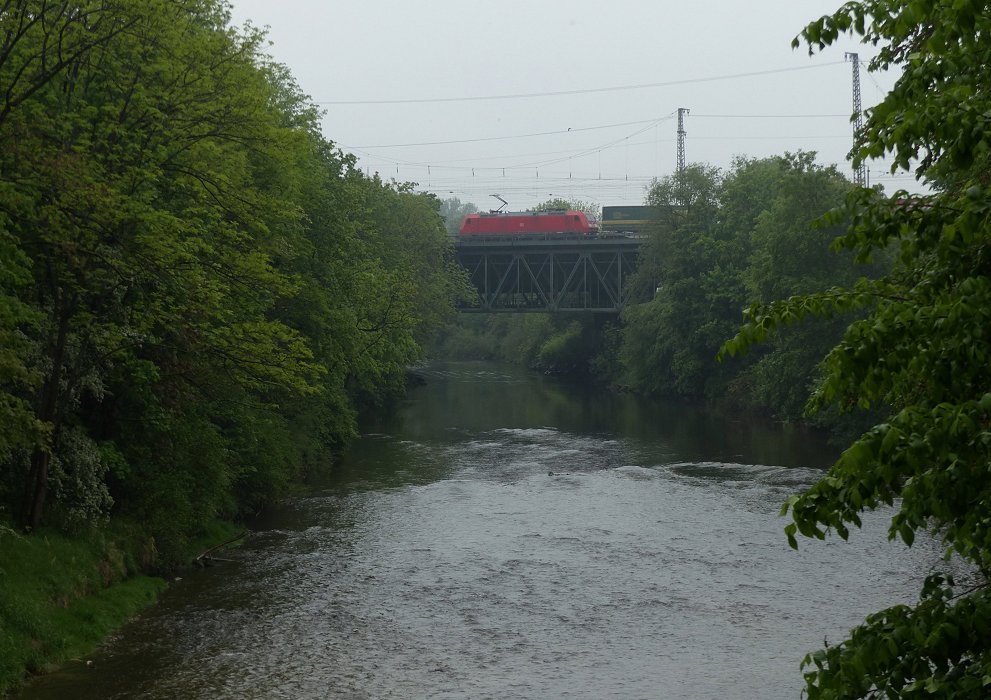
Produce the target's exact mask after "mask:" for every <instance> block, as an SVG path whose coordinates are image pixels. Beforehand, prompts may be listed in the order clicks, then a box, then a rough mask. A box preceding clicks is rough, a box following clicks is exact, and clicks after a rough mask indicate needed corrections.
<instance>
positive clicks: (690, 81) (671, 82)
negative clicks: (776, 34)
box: [313, 61, 844, 105]
mask: <svg viewBox="0 0 991 700" xmlns="http://www.w3.org/2000/svg"><path fill="white" fill-rule="evenodd" d="M840 63H844V61H828V62H826V63H817V64H814V65H810V66H792V67H790V68H772V69H770V70H762V71H751V72H749V73H732V74H729V75H715V76H710V77H706V78H686V79H684V80H668V81H665V82H662V83H640V84H637V85H618V86H614V87H601V88H586V89H582V90H556V91H549V92H523V93H512V94H508V95H475V96H470V97H422V98H415V99H400V100H395V99H390V100H318V101H315V102H314V103H313V104H317V105H409V104H431V103H439V102H480V101H484V100H522V99H530V98H534V97H561V96H565V95H588V94H594V93H601V92H620V91H623V90H645V89H648V88H659V87H674V86H676V85H692V84H696V83H711V82H716V81H720V80H737V79H739V78H754V77H759V76H762V75H777V74H779V73H792V72H795V71H800V70H811V69H814V68H825V67H827V66H834V65H837V64H840Z"/></svg>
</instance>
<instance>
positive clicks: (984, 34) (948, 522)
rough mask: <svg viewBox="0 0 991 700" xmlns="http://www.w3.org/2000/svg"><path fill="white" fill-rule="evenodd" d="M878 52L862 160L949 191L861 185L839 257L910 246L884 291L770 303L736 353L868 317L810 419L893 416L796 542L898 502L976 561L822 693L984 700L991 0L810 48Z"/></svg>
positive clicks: (912, 7)
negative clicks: (882, 84)
mask: <svg viewBox="0 0 991 700" xmlns="http://www.w3.org/2000/svg"><path fill="white" fill-rule="evenodd" d="M843 34H851V35H853V36H857V37H860V38H861V39H862V40H863V41H864V42H865V43H868V44H871V45H874V46H877V47H878V49H879V50H878V54H877V57H876V58H874V59H873V60H872V61H871V63H870V66H869V70H872V71H877V70H882V69H887V68H897V69H898V70H899V71H900V73H899V77H898V80H897V82H896V83H895V86H894V87H893V88H892V90H891V92H890V93H889V94H888V95H887V96H886V97H885V99H884V101H883V102H882V103H881V104H879V105H878V106H877V107H875V108H873V109H871V110H869V111H868V113H867V120H866V123H865V127H864V129H863V130H862V131H861V132H860V134H859V135H858V141H857V148H856V150H855V152H854V161H855V163H859V162H861V161H863V160H865V159H868V158H872V157H876V156H881V155H884V154H888V153H890V154H891V156H892V158H893V160H894V162H895V165H894V166H893V168H892V169H893V170H896V171H897V170H901V171H911V170H913V169H914V172H915V174H916V176H917V177H918V178H919V179H920V180H922V181H923V182H924V183H926V184H928V185H929V186H931V187H932V188H934V193H933V194H927V195H911V194H909V193H907V192H904V191H900V192H895V193H894V194H892V195H890V196H886V195H884V194H882V193H881V192H879V191H876V190H869V189H859V190H856V191H854V192H853V193H852V194H851V195H850V196H849V198H848V199H847V202H846V204H845V205H844V207H843V208H842V209H841V210H839V211H837V212H836V213H835V214H833V215H831V216H830V218H829V220H830V221H832V222H840V221H844V220H845V221H848V222H850V225H849V228H848V229H847V231H846V232H845V233H844V234H843V235H841V236H840V237H839V238H838V239H837V241H836V243H835V247H836V248H838V249H846V250H850V251H852V253H853V254H854V256H855V257H856V258H857V259H858V260H869V259H871V258H872V257H875V256H877V255H878V254H879V253H881V252H882V251H885V250H887V249H891V248H893V249H894V250H896V251H897V263H896V265H895V268H894V270H893V271H892V272H891V273H890V274H887V275H885V276H883V277H881V278H880V279H878V280H875V281H870V280H867V279H861V280H859V281H857V282H855V283H853V284H851V285H848V286H845V287H837V288H834V289H830V290H828V291H825V292H822V293H818V294H811V295H800V296H793V297H790V298H788V299H787V300H784V301H776V302H772V303H770V304H764V305H755V306H754V307H752V308H750V309H749V310H748V311H747V314H746V319H747V323H746V325H745V326H744V327H743V328H742V329H741V331H740V333H739V334H738V335H737V336H736V338H734V339H733V340H732V341H730V342H728V343H727V344H726V346H725V347H724V354H725V353H730V354H731V353H733V352H736V351H740V350H743V349H745V348H746V347H748V346H750V345H751V344H752V343H754V342H758V341H760V340H763V339H765V338H766V337H767V336H768V334H769V333H772V332H774V331H776V330H778V329H780V328H781V327H783V326H785V325H788V324H791V323H793V322H795V321H797V320H799V319H802V318H805V317H808V316H814V317H832V316H834V315H835V314H837V313H840V312H844V311H849V310H860V311H861V312H862V313H864V314H865V315H864V316H863V318H861V319H860V320H857V321H854V322H853V323H851V324H850V325H849V327H848V328H847V329H846V331H845V334H844V336H843V338H842V340H841V341H840V343H839V344H838V345H837V346H836V347H835V348H834V349H833V350H832V351H831V352H830V354H829V355H828V357H827V358H826V361H825V364H824V371H825V376H824V379H823V380H822V382H821V383H820V384H819V385H818V388H817V389H816V392H815V394H814V395H813V397H812V399H811V401H810V404H809V410H810V411H816V410H819V409H821V408H823V407H824V406H827V405H836V406H838V407H839V408H841V409H844V410H853V409H856V408H858V407H859V408H867V407H872V406H877V405H884V406H887V407H889V417H888V418H886V419H885V420H883V421H882V422H880V423H878V424H877V425H875V426H874V427H873V428H871V429H870V430H868V431H867V432H866V433H864V434H863V435H862V436H861V437H859V438H858V439H856V440H855V441H854V442H853V443H852V444H851V445H850V447H849V448H847V449H846V450H845V451H844V452H843V454H842V456H841V457H840V458H839V460H838V461H837V462H836V464H835V465H834V466H833V467H832V469H831V470H830V471H829V473H828V474H827V475H826V476H825V477H824V478H823V479H822V480H821V481H819V483H817V484H816V485H815V486H813V487H812V488H811V489H810V490H809V491H807V492H806V493H804V494H802V495H800V496H796V497H793V498H792V499H790V500H789V501H788V502H787V503H786V505H785V507H784V511H783V512H788V511H790V513H791V517H792V520H793V522H791V523H790V524H789V525H788V526H787V527H786V532H787V535H788V538H789V542H790V543H791V545H792V546H797V540H796V537H795V536H796V534H798V533H800V534H802V535H803V536H806V537H817V538H820V539H822V538H824V537H825V536H826V534H827V533H828V532H832V531H835V532H836V533H837V534H838V535H840V536H841V537H843V538H846V537H848V536H849V534H850V528H851V527H857V526H859V525H860V523H861V514H862V513H863V512H864V511H865V510H870V509H874V508H877V507H879V506H881V505H887V506H889V507H891V508H892V510H893V515H892V518H891V523H890V526H889V530H888V533H889V537H891V538H892V539H894V538H900V539H901V540H902V541H903V542H904V543H905V544H906V545H908V546H911V545H912V542H913V541H914V539H915V538H916V536H917V534H919V533H920V532H931V533H933V535H934V536H936V537H938V538H940V539H941V540H942V541H943V542H944V543H945V546H946V549H947V552H948V553H952V554H954V555H957V556H959V557H961V558H962V559H963V560H964V561H965V562H967V563H969V564H970V565H971V566H972V567H973V573H972V577H971V578H972V580H970V581H968V582H966V584H964V583H963V582H960V581H955V580H954V578H953V576H952V575H950V574H947V573H943V572H934V573H933V574H932V575H930V576H929V577H928V578H927V580H926V583H925V585H924V586H923V588H922V590H921V592H920V599H919V602H918V604H916V605H914V606H906V605H896V606H894V607H891V608H889V609H887V610H883V611H880V612H878V613H875V614H872V615H870V616H868V618H867V620H866V621H865V622H864V623H863V624H862V625H860V626H859V627H857V628H856V629H854V630H853V631H852V633H851V635H850V636H849V638H848V639H846V640H845V641H843V642H842V643H841V644H838V645H835V646H829V647H827V648H825V649H822V650H819V651H817V652H815V653H813V654H810V655H808V656H807V657H806V658H805V660H804V662H803V667H804V669H805V679H806V690H807V693H808V695H809V697H810V698H853V697H868V698H878V697H887V698H894V697H898V698H908V697H923V696H924V697H927V698H985V697H988V694H989V692H991V622H989V621H991V588H989V575H991V177H989V176H991V172H989V168H988V165H989V154H991V129H988V123H987V118H988V117H987V115H988V114H991V91H989V90H988V82H987V81H988V76H987V66H988V65H989V64H991V13H989V12H988V6H987V3H985V2H976V1H972V0H961V1H960V2H953V3H948V2H947V3H934V2H928V1H925V0H867V1H864V2H850V3H847V4H845V5H844V6H843V7H842V8H841V9H840V10H838V11H837V12H835V13H834V14H832V15H827V16H824V17H822V18H820V19H818V20H816V21H814V22H812V23H810V24H809V25H808V26H807V27H806V28H805V29H804V30H803V31H802V33H801V35H800V36H799V37H798V38H796V40H795V42H794V43H795V45H796V46H798V45H799V44H801V43H802V42H804V43H806V44H807V45H808V46H809V50H810V51H813V52H814V51H817V50H821V49H824V48H826V47H827V46H830V45H831V44H833V43H834V42H835V41H836V40H837V39H838V38H839V37H840V36H841V35H843Z"/></svg>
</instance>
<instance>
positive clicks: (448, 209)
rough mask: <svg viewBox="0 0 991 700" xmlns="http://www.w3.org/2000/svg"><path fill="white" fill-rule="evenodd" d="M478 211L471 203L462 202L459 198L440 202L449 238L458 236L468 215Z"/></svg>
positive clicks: (441, 214) (441, 213)
mask: <svg viewBox="0 0 991 700" xmlns="http://www.w3.org/2000/svg"><path fill="white" fill-rule="evenodd" d="M477 211H478V207H476V206H475V205H474V204H472V203H471V202H462V201H461V200H460V199H458V198H457V197H451V198H450V199H442V200H441V201H440V216H441V218H442V219H444V226H445V228H447V234H448V235H449V236H452V237H453V236H457V235H458V232H459V231H460V230H461V222H462V220H463V219H464V218H465V216H467V215H468V214H474V213H475V212H477Z"/></svg>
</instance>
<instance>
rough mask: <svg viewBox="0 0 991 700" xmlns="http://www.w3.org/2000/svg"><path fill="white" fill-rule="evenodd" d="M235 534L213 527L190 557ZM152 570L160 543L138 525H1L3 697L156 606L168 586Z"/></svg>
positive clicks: (228, 527)
mask: <svg viewBox="0 0 991 700" xmlns="http://www.w3.org/2000/svg"><path fill="white" fill-rule="evenodd" d="M235 531H236V528H235V527H234V526H233V525H228V524H225V523H217V524H215V525H214V526H212V527H211V528H210V529H209V530H208V531H206V532H204V533H203V534H202V537H201V538H199V539H197V540H196V542H194V543H192V544H191V546H190V557H189V558H190V559H192V558H193V557H194V556H195V555H196V554H198V553H199V552H200V551H202V550H203V549H206V548H207V547H209V546H210V545H211V544H216V543H219V542H222V541H224V540H226V539H229V538H230V537H231V536H232V534H233V533H234V532H235ZM154 567H155V548H154V542H153V541H152V540H151V539H150V538H148V537H146V536H144V535H142V533H141V531H140V529H138V528H135V527H122V526H120V525H115V526H113V527H111V528H108V529H97V528H93V529H91V530H90V531H88V532H86V533H84V534H79V535H74V536H71V537H67V536H65V535H62V534H60V533H58V532H56V531H44V530H42V531H38V532H36V533H34V534H32V535H21V534H19V533H17V532H15V531H14V530H13V529H11V528H10V527H9V524H7V523H3V522H0V696H3V695H5V694H6V693H7V692H8V691H9V690H10V689H12V688H13V687H15V686H17V685H18V684H19V683H21V682H22V681H23V679H24V678H25V677H26V676H27V675H30V674H37V673H42V672H44V671H46V670H50V669H52V668H54V667H56V666H58V665H60V664H62V663H65V662H66V661H69V660H70V659H75V658H79V657H81V656H83V655H85V654H88V653H89V652H91V651H92V650H93V649H95V648H96V646H97V645H99V643H100V642H101V641H102V640H103V639H105V638H106V636H107V635H108V634H110V633H111V632H113V631H114V630H116V629H117V628H119V627H120V626H121V625H122V624H123V623H124V622H126V621H127V620H128V619H129V618H131V617H133V616H134V615H135V614H136V613H137V612H138V611H139V610H141V609H142V608H144V607H147V606H148V605H151V604H152V603H154V602H155V600H156V599H157V598H158V595H159V593H161V592H162V591H163V590H164V589H165V587H166V582H165V580H164V579H163V578H160V577H157V576H150V575H147V573H145V572H148V571H153V570H154Z"/></svg>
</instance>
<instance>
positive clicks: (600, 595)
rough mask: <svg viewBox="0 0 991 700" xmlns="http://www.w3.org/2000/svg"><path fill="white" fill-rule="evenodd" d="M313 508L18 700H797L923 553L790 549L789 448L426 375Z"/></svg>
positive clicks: (812, 446)
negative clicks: (813, 657)
mask: <svg viewBox="0 0 991 700" xmlns="http://www.w3.org/2000/svg"><path fill="white" fill-rule="evenodd" d="M424 376H425V378H426V380H427V384H426V385H425V386H422V387H419V388H417V389H415V390H414V391H413V393H412V394H411V396H410V399H409V401H408V402H407V403H406V404H405V405H404V406H403V408H402V410H401V411H400V412H399V414H398V415H397V416H396V417H395V418H394V419H393V420H391V421H388V422H386V423H385V424H383V425H382V426H380V427H378V428H376V431H377V432H373V433H369V434H367V435H365V436H364V437H363V438H362V439H361V440H360V441H359V442H358V444H356V445H355V447H354V449H353V450H351V452H350V453H349V454H348V456H347V458H346V460H345V462H344V464H343V465H341V467H340V468H339V469H338V470H336V472H335V474H334V475H333V476H332V477H328V478H327V479H326V480H325V481H323V482H321V483H319V484H317V485H316V486H315V489H314V492H313V494H312V495H309V496H306V497H301V498H298V499H296V500H293V501H290V502H288V503H286V504H284V506H283V507H281V508H280V509H278V510H277V511H276V512H274V513H271V514H270V515H269V516H267V517H266V519H265V520H264V521H263V522H261V523H259V524H258V525H257V528H256V530H255V531H254V532H253V534H252V535H251V537H250V539H249V540H248V541H247V543H246V544H245V545H244V546H243V547H241V548H240V549H237V550H234V551H233V552H232V553H230V554H229V555H227V556H229V557H230V558H232V559H234V560H235V561H234V562H232V563H227V564H223V565H222V566H219V567H216V568H213V569H209V570H205V571H201V572H195V573H192V574H190V575H188V576H187V577H186V578H185V579H184V580H183V581H181V582H179V583H177V584H176V585H175V586H174V587H173V588H172V589H171V590H170V591H169V593H168V594H167V595H166V596H165V598H164V600H163V602H162V604H161V605H160V606H158V607H156V608H155V609H153V610H151V611H149V612H147V613H146V614H144V615H143V616H142V617H140V618H139V619H138V620H136V621H135V622H134V623H132V624H131V625H130V626H128V627H127V628H125V629H124V630H123V631H122V632H121V633H120V634H119V635H118V636H117V637H116V638H115V639H114V640H112V641H111V642H110V643H109V644H108V645H107V646H106V648H105V649H104V650H102V651H101V652H100V653H99V654H97V655H96V656H94V657H93V659H92V661H93V663H92V665H91V666H90V667H85V666H83V665H82V664H77V665H75V666H70V667H69V668H67V669H66V670H65V671H62V672H60V673H57V674H54V675H52V676H49V677H46V678H43V679H40V681H39V682H37V683H36V684H35V685H34V686H32V687H31V688H29V689H28V691H27V692H26V693H25V694H24V696H23V697H25V698H55V697H59V698H62V697H73V698H75V699H77V700H82V699H83V698H324V697H330V698H334V697H339V698H500V699H501V698H590V699H591V698H676V699H681V698H685V699H699V698H701V699H704V698H714V699H715V698H720V699H723V698H761V699H773V698H797V697H798V696H799V693H800V691H801V687H802V683H801V676H800V673H799V661H800V660H801V657H802V655H803V654H804V653H805V652H806V651H809V650H812V649H815V648H818V647H819V646H821V644H822V642H823V639H824V637H825V638H828V639H830V640H837V639H838V638H839V637H841V635H843V633H844V632H846V631H847V630H848V629H849V628H850V627H851V626H852V625H854V624H856V623H857V622H859V621H860V620H861V619H862V618H863V616H864V614H866V613H867V612H869V611H871V610H873V609H877V608H879V607H883V606H886V605H889V604H891V603H893V602H897V601H903V602H909V601H910V600H911V596H912V595H914V592H915V591H917V590H918V582H919V580H920V579H921V578H922V577H924V576H925V574H926V571H927V570H928V567H929V566H930V565H931V563H933V562H934V561H935V560H936V559H937V558H938V553H937V552H935V551H934V550H933V548H932V547H928V546H926V545H925V544H924V543H923V544H922V545H921V546H917V547H915V548H913V549H911V550H906V549H905V548H903V547H901V546H898V545H897V544H891V543H888V542H887V541H886V539H885V536H884V524H885V523H884V517H883V516H884V514H880V516H879V517H873V518H871V519H870V520H869V521H868V522H867V523H866V528H865V531H864V532H862V533H855V534H854V536H853V538H852V540H851V542H848V543H843V542H842V541H839V540H837V541H827V542H825V543H822V542H814V543H802V548H801V550H800V551H798V552H795V551H792V550H790V549H789V548H788V546H787V544H786V542H785V538H784V536H783V534H782V527H783V525H784V522H783V521H782V520H781V519H780V518H778V517H777V514H778V510H779V508H780V504H781V502H782V501H783V500H784V499H785V498H786V497H787V495H789V494H791V493H793V492H795V491H797V490H799V489H802V488H804V487H806V486H808V485H810V484H811V483H813V482H814V481H815V480H816V479H817V477H818V476H819V475H820V474H821V471H820V469H821V467H822V466H824V465H825V464H826V463H828V461H829V459H830V454H829V451H828V450H827V449H824V447H823V445H821V444H819V443H817V442H815V441H814V440H813V439H812V438H811V437H809V436H805V435H803V434H801V433H797V432H791V433H789V432H784V431H783V430H781V429H780V428H777V427H774V426H763V427H761V426H756V425H754V424H752V423H750V422H747V421H742V420H731V419H727V418H725V417H724V418H718V417H714V416H705V415H702V414H699V413H697V412H696V411H694V410H693V409H690V408H688V407H686V406H682V405H674V406H672V405H659V404H651V403H648V402H644V401H640V400H637V399H636V398H634V397H629V396H617V395H613V394H609V393H606V392H602V391H592V390H581V389H577V388H573V387H569V386H567V385H563V384H561V383H558V382H554V381H549V380H544V379H542V378H534V377H527V376H523V375H519V374H517V373H515V371H502V370H501V368H494V367H493V366H490V365H471V364H458V365H448V366H443V367H440V366H438V367H434V368H431V369H427V370H425V371H424Z"/></svg>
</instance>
